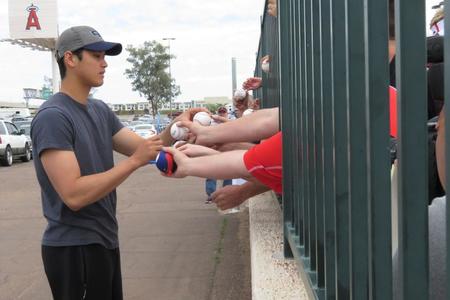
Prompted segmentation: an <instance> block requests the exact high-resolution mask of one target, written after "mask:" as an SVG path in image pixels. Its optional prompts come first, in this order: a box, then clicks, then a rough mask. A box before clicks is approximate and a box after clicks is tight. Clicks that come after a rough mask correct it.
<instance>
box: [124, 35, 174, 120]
mask: <svg viewBox="0 0 450 300" xmlns="http://www.w3.org/2000/svg"><path fill="white" fill-rule="evenodd" d="M126 50H127V51H128V52H129V53H130V55H129V57H128V58H127V61H128V62H129V63H131V65H132V66H131V68H130V69H126V70H125V75H126V76H127V78H128V79H131V80H132V82H131V85H132V86H133V91H138V92H139V95H141V96H144V97H145V98H146V99H147V100H148V102H149V103H150V107H151V110H152V114H153V116H156V115H157V113H158V109H160V108H161V107H162V105H163V104H165V103H167V102H169V101H170V99H173V98H175V97H176V96H178V95H179V94H180V87H179V86H177V85H176V84H175V80H174V79H173V78H170V74H169V73H168V72H167V68H168V67H169V62H170V59H171V58H175V56H173V55H169V54H168V53H167V47H164V46H163V45H161V44H160V43H158V42H156V41H151V42H149V41H146V42H144V46H143V47H136V48H135V47H133V46H132V45H128V46H127V48H126Z"/></svg>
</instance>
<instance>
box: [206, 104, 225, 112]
mask: <svg viewBox="0 0 450 300" xmlns="http://www.w3.org/2000/svg"><path fill="white" fill-rule="evenodd" d="M221 106H224V104H220V103H215V104H211V103H208V104H206V109H207V110H209V111H210V112H212V113H216V112H217V110H218V109H219V107H221Z"/></svg>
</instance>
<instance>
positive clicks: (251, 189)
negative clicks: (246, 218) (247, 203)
mask: <svg viewBox="0 0 450 300" xmlns="http://www.w3.org/2000/svg"><path fill="white" fill-rule="evenodd" d="M241 187H242V193H243V194H244V195H245V199H248V198H251V197H254V196H256V195H259V194H262V193H264V192H267V191H270V188H269V187H268V186H266V185H264V184H262V183H261V182H259V181H257V180H252V181H247V182H246V183H244V184H243V185H241Z"/></svg>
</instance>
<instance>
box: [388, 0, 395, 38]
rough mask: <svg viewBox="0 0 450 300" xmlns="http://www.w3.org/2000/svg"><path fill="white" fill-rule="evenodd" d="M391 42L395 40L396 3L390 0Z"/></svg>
mask: <svg viewBox="0 0 450 300" xmlns="http://www.w3.org/2000/svg"><path fill="white" fill-rule="evenodd" d="M389 40H395V1H394V0H389Z"/></svg>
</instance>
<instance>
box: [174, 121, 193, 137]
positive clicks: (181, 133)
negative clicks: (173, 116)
mask: <svg viewBox="0 0 450 300" xmlns="http://www.w3.org/2000/svg"><path fill="white" fill-rule="evenodd" d="M177 124H178V122H177V123H175V124H173V125H172V127H170V135H171V136H172V137H173V138H174V139H175V140H177V141H180V140H181V141H184V140H187V139H188V136H189V129H187V128H186V127H178V126H177Z"/></svg>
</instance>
